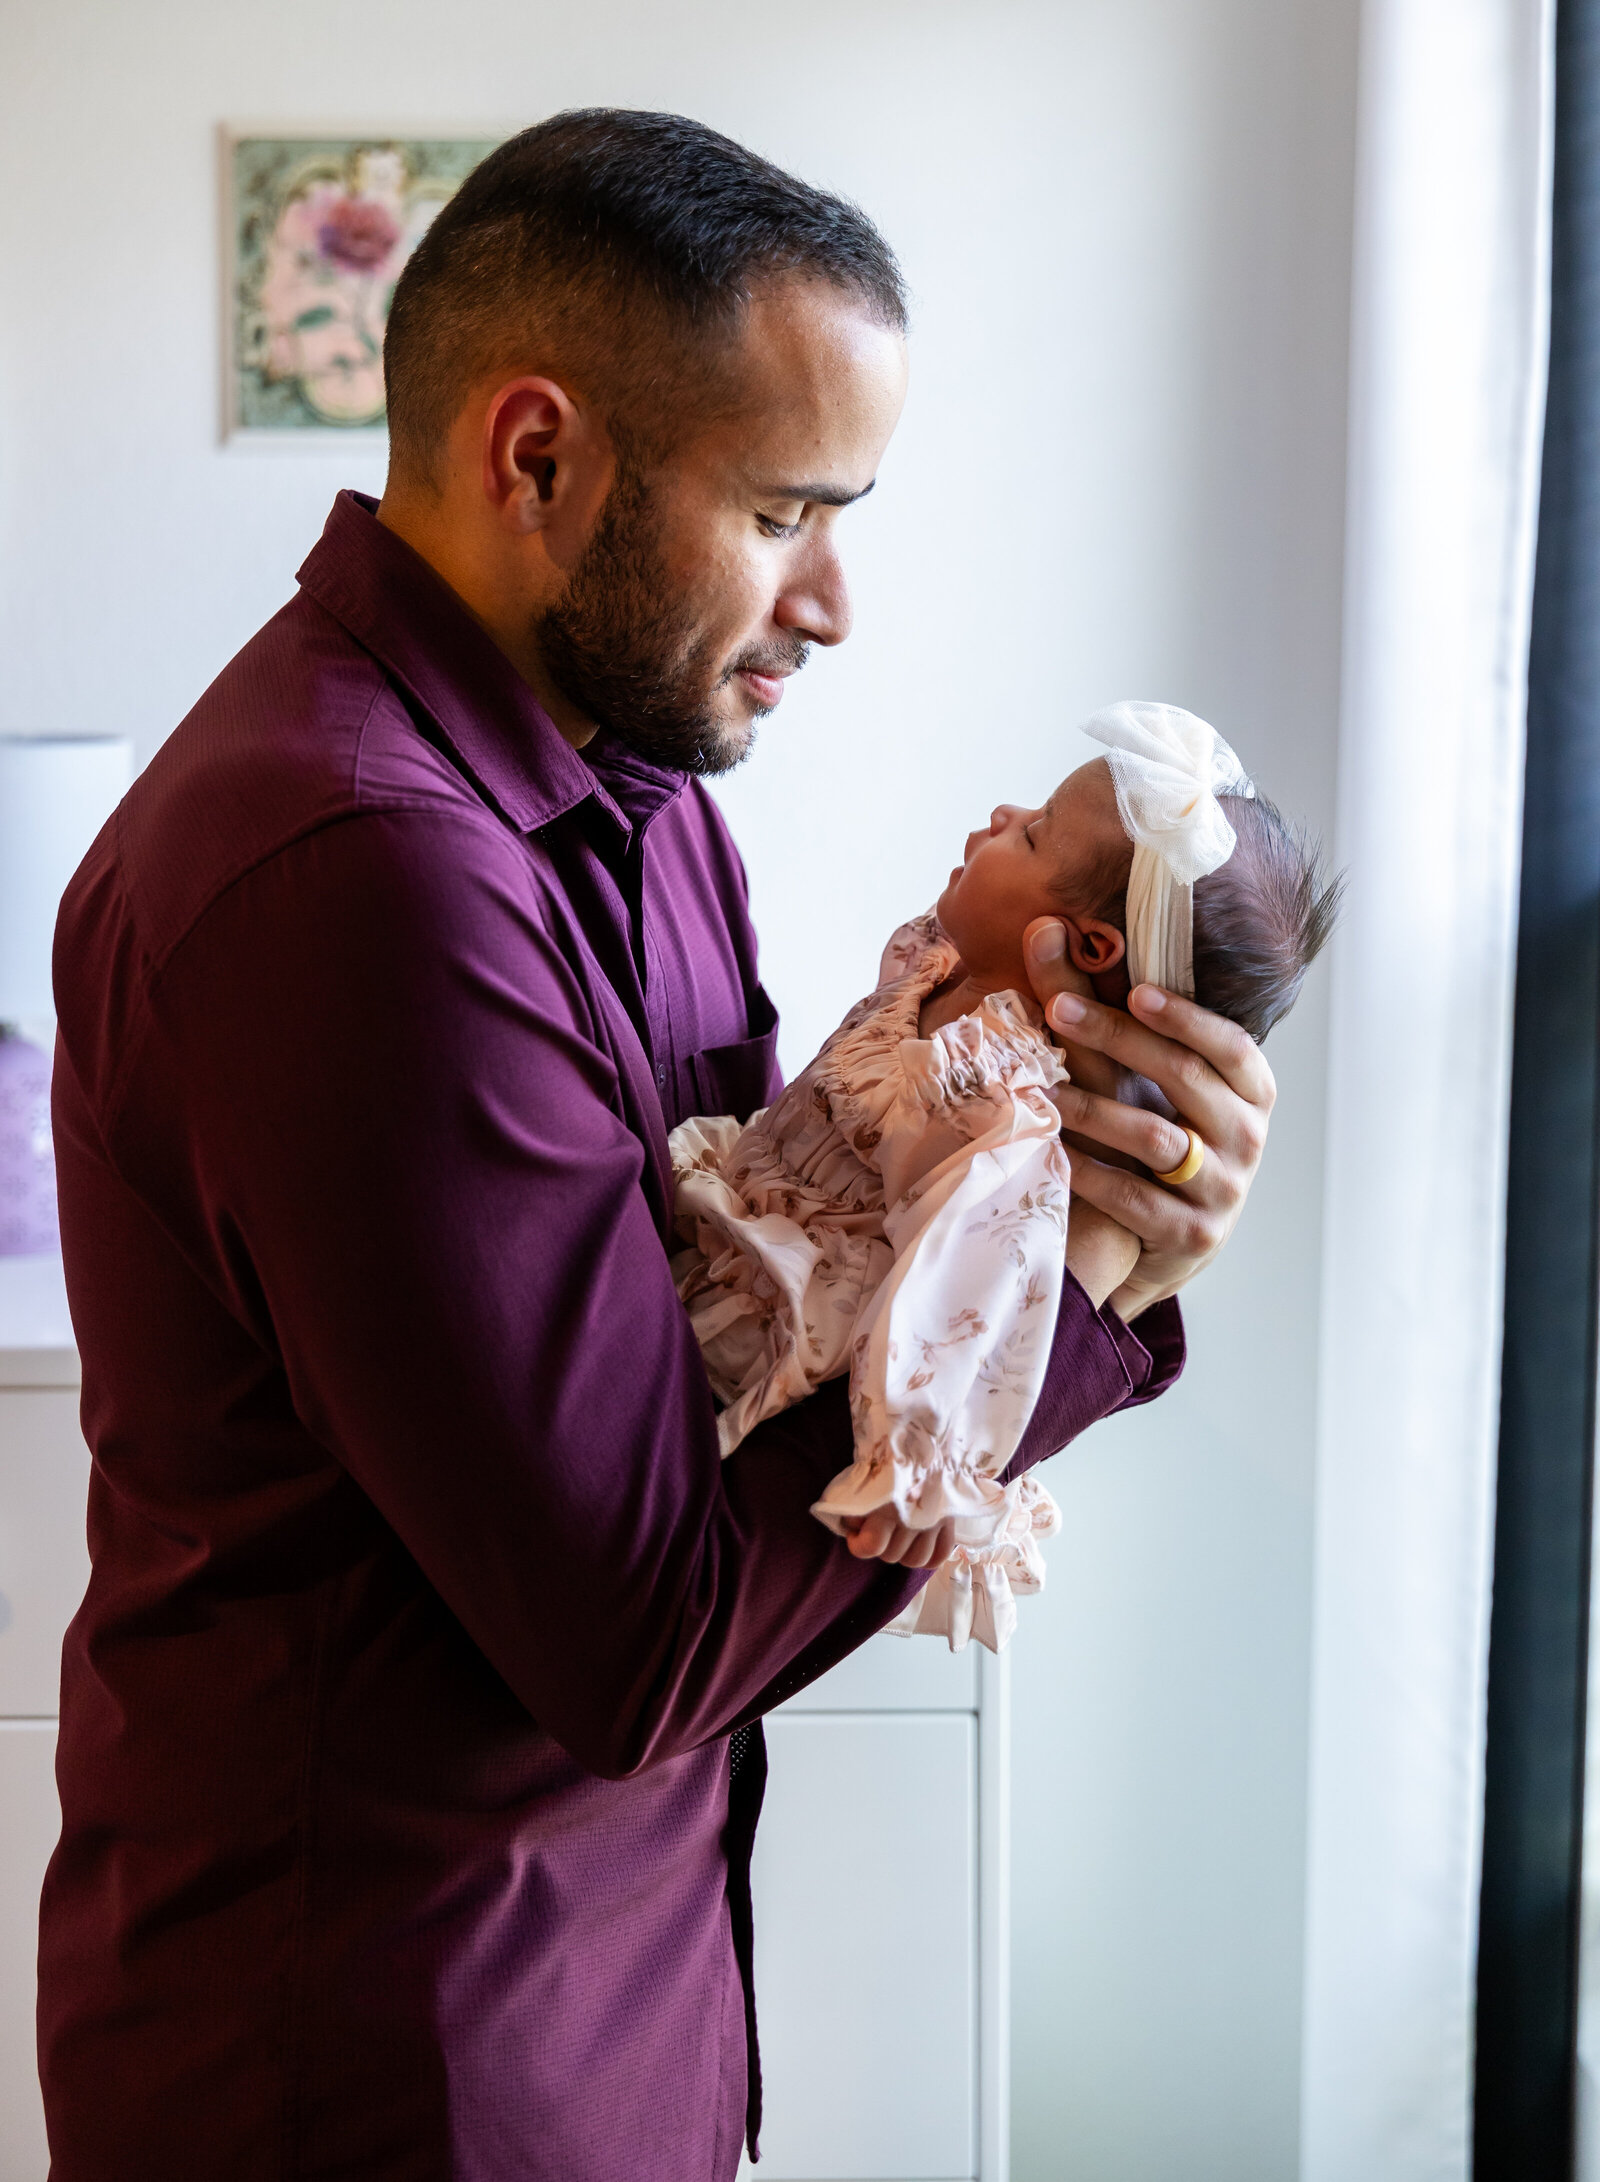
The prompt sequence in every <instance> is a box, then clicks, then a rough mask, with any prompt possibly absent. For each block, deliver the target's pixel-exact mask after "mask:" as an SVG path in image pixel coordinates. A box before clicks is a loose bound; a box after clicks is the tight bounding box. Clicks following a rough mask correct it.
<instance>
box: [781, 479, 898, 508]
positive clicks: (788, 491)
mask: <svg viewBox="0 0 1600 2182" xmlns="http://www.w3.org/2000/svg"><path fill="white" fill-rule="evenodd" d="M877 482H878V480H877V479H876V478H873V479H871V480H870V482H869V483H867V484H865V485H863V486H862V488H861V490H860V491H859V492H849V491H847V490H846V488H845V487H844V486H843V485H763V486H762V487H761V489H760V491H759V492H758V493H757V495H756V497H757V499H759V500H808V501H810V503H811V504H812V506H813V507H819V508H847V507H849V506H850V504H851V502H852V501H855V500H865V498H866V497H867V495H868V493H869V492H871V490H872V487H873V486H874V485H876V483H877Z"/></svg>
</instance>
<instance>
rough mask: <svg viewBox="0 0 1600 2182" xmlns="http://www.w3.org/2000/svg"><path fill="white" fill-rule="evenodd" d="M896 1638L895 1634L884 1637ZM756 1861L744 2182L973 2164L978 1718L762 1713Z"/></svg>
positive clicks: (901, 2177) (873, 2179) (920, 2171)
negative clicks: (756, 2122) (756, 2153)
mask: <svg viewBox="0 0 1600 2182" xmlns="http://www.w3.org/2000/svg"><path fill="white" fill-rule="evenodd" d="M891 1641H894V1640H891ZM767 1742H768V1748H769V1751H770V1754H771V1766H772V1771H771V1779H770V1783H769V1786H768V1790H767V1805H766V1810H765V1811H764V1813H763V1815H762V1820H761V1828H760V1831H759V1833H758V1835H757V1837H756V1857H755V1868H754V1872H753V1884H754V1894H755V1928H756V2005H757V2010H758V2013H759V2019H760V2024H761V2050H762V2056H763V2077H764V2082H765V2090H766V2123H765V2126H764V2127H763V2129H762V2133H761V2149H762V2158H761V2164H760V2166H759V2167H758V2168H757V2169H755V2174H756V2175H757V2176H758V2177H759V2182H801V2178H803V2182H845V2178H848V2182H923V2178H928V2182H932V2178H935V2177H938V2178H947V2177H966V2176H971V2175H973V2174H975V2173H976V2171H977V2164H976V2163H977V2146H976V2113H977V2092H978V2087H977V2082H976V2072H975V2061H976V2052H977V2028H978V2023H977V2016H978V1985H977V1969H978V1965H977V1928H976V1924H977V1771H976V1756H977V1722H976V1721H975V1720H973V1719H971V1718H967V1717H964V1716H962V1715H961V1714H946V1715H942V1716H941V1715H938V1714H927V1715H923V1716H921V1717H918V1716H917V1715H915V1714H901V1715H892V1714H886V1715H882V1716H879V1717H873V1716H870V1715H862V1714H855V1715H844V1716H840V1715H838V1714H831V1715H830V1714H827V1713H809V1714H807V1713H795V1714H791V1715H788V1716H784V1715H781V1714H780V1715H775V1716H774V1717H773V1718H772V1719H770V1720H769V1721H768V1722H767Z"/></svg>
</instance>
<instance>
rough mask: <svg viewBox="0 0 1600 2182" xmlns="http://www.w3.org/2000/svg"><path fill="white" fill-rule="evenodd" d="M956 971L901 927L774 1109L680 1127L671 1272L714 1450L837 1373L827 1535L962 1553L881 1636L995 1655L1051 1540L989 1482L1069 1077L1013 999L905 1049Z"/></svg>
mask: <svg viewBox="0 0 1600 2182" xmlns="http://www.w3.org/2000/svg"><path fill="white" fill-rule="evenodd" d="M956 962H957V954H956V949H955V948H954V946H953V945H952V944H951V942H950V941H949V939H948V938H947V937H946V936H945V934H944V932H943V930H942V929H941V927H940V925H939V923H938V920H937V918H936V917H934V916H933V915H932V914H931V913H930V914H929V915H927V916H923V917H918V918H916V919H915V920H914V921H913V922H912V923H910V924H906V925H902V926H901V927H900V929H899V931H897V932H896V933H895V935H894V937H893V938H892V939H891V940H890V942H889V944H888V946H887V947H886V948H885V950H884V955H883V961H882V964H881V966H880V969H879V983H878V987H877V990H876V991H875V992H873V993H870V994H869V995H868V996H867V998H866V999H865V1000H862V1001H859V1002H858V1003H857V1004H856V1006H855V1007H853V1008H852V1009H851V1010H850V1013H849V1014H848V1015H847V1016H846V1017H845V1019H844V1021H843V1022H842V1023H841V1024H840V1025H839V1028H838V1029H837V1030H836V1031H835V1032H834V1033H833V1035H832V1036H831V1037H830V1038H829V1039H828V1041H827V1043H826V1044H825V1045H824V1046H823V1048H822V1051H821V1052H820V1053H819V1054H818V1055H817V1057H816V1059H815V1060H814V1061H813V1062H812V1063H811V1064H810V1066H809V1067H808V1068H806V1069H805V1070H804V1071H803V1072H802V1073H801V1074H800V1075H799V1076H797V1077H796V1078H795V1080H794V1082H793V1083H791V1084H790V1085H789V1086H788V1087H787V1088H786V1089H785V1090H784V1091H783V1092H782V1093H781V1094H780V1095H779V1097H778V1098H777V1099H776V1100H775V1101H774V1103H773V1104H772V1105H771V1106H770V1107H768V1108H767V1109H766V1110H765V1111H764V1112H762V1113H759V1114H757V1115H755V1116H754V1117H753V1118H752V1120H751V1121H750V1122H749V1123H748V1124H747V1126H746V1127H744V1128H743V1129H741V1128H740V1127H739V1124H738V1123H737V1122H736V1121H733V1120H730V1119H705V1118H701V1119H696V1120H691V1121H686V1122H684V1123H683V1124H682V1126H681V1127H680V1128H678V1129H675V1130H674V1131H673V1133H672V1139H671V1142H672V1158H673V1171H674V1176H675V1180H676V1184H677V1228H678V1233H679V1235H680V1237H681V1238H682V1240H683V1243H684V1246H685V1247H684V1248H683V1249H682V1250H680V1251H679V1252H678V1253H677V1255H676V1256H675V1257H674V1259H673V1277H674V1279H675V1281H676V1283H677V1288H678V1293H679V1295H680V1296H681V1297H682V1299H683V1301H684V1304H685V1305H686V1307H687V1309H688V1311H689V1315H690V1318H691V1319H692V1321H693V1323H694V1328H695V1332H696V1334H697V1336H698V1338H699V1341H700V1345H701V1348H702V1350H703V1352H704V1355H705V1359H706V1365H707V1369H708V1370H709V1372H710V1374H711V1382H712V1385H713V1387H714V1389H715V1391H716V1394H717V1397H718V1399H719V1400H720V1401H722V1402H723V1403H725V1404H726V1407H725V1408H724V1409H723V1411H722V1414H721V1417H720V1419H719V1432H720V1437H721V1445H722V1452H723V1454H724V1455H728V1454H730V1453H731V1452H732V1451H733V1449H734V1448H735V1447H736V1446H737V1445H738V1444H739V1442H740V1441H741V1440H742V1439H743V1438H744V1436H745V1434H746V1433H747V1432H749V1431H750V1430H751V1428H752V1427H753V1426H754V1425H756V1424H757V1423H759V1422H760V1420H761V1419H762V1418H763V1417H770V1416H773V1415H774V1414H776V1412H777V1411H779V1410H780V1409H784V1408H787V1407H788V1406H789V1404H790V1403H792V1402H797V1401H800V1400H801V1399H802V1398H803V1397H804V1396H805V1395H807V1394H809V1393H811V1392H812V1390H813V1389H814V1388H816V1387H817V1386H820V1385H821V1384H822V1382H823V1381H824V1380H826V1379H832V1378H836V1377H838V1376H839V1374H840V1373H842V1372H844V1371H848V1372H849V1374H850V1404H851V1415H852V1418H853V1421H854V1426H855V1449H856V1459H855V1461H854V1463H853V1464H852V1465H851V1467H850V1468H849V1469H848V1470H843V1471H841V1472H840V1473H839V1475H838V1476H837V1477H836V1478H835V1479H834V1480H833V1482H832V1484H830V1485H829V1487H828V1489H827V1491H826V1492H825V1493H824V1494H823V1496H822V1498H821V1499H820V1500H819V1501H818V1502H817V1503H816V1505H815V1508H814V1509H813V1511H812V1512H813V1513H814V1514H816V1515H817V1516H819V1517H820V1518H821V1520H822V1521H823V1522H824V1523H826V1524H827V1525H828V1526H829V1527H830V1528H831V1529H833V1530H835V1531H840V1530H842V1528H843V1524H844V1520H845V1518H846V1517H850V1516H862V1515H867V1514H869V1513H871V1511H872V1510H873V1509H875V1508H881V1507H885V1506H888V1505H891V1504H892V1505H893V1507H894V1508H895V1510H896V1513H897V1515H898V1517H899V1520H900V1521H901V1522H903V1523H906V1524H908V1525H909V1526H911V1527H912V1528H914V1529H919V1530H920V1529H931V1528H932V1527H933V1526H934V1525H935V1524H936V1523H938V1522H941V1521H942V1520H943V1519H944V1518H945V1517H946V1516H953V1517H954V1518H956V1523H957V1529H956V1536H957V1540H958V1550H957V1553H956V1555H955V1557H954V1558H953V1559H952V1560H950V1561H947V1562H946V1563H945V1564H944V1565H943V1566H942V1567H941V1568H939V1569H938V1570H936V1571H935V1573H934V1575H933V1577H932V1578H931V1579H930V1581H929V1582H928V1584H927V1586H926V1587H925V1588H924V1589H923V1591H922V1592H921V1593H919V1595H918V1597H917V1598H916V1600H915V1601H914V1602H913V1604H912V1605H911V1606H910V1607H909V1608H908V1609H907V1610H906V1612H905V1614H903V1615H902V1616H901V1617H900V1619H899V1620H898V1621H897V1622H894V1623H891V1624H890V1626H891V1627H892V1628H896V1629H898V1630H899V1631H900V1632H901V1633H902V1634H904V1635H912V1634H917V1633H924V1634H932V1635H937V1636H943V1637H945V1638H946V1639H947V1641H948V1642H949V1645H950V1648H951V1650H952V1651H959V1650H961V1648H962V1647H963V1646H964V1645H965V1644H966V1642H967V1639H968V1637H969V1636H973V1637H976V1638H977V1639H978V1641H979V1642H980V1643H982V1644H985V1645H987V1646H988V1647H989V1649H990V1650H991V1651H999V1649H1000V1648H1001V1646H1002V1645H1003V1644H1005V1642H1006V1641H1007V1639H1008V1638H1009V1636H1010V1635H1011V1632H1012V1630H1013V1628H1014V1627H1015V1624H1016V1599H1017V1596H1018V1595H1020V1594H1023V1593H1027V1592H1033V1591H1037V1590H1038V1589H1039V1588H1040V1586H1041V1584H1042V1581H1043V1575H1044V1564H1043V1561H1042V1558H1041V1556H1040V1553H1039V1549H1038V1540H1039V1539H1040V1538H1042V1537H1047V1536H1049V1535H1050V1533H1051V1532H1053V1531H1054V1530H1055V1529H1056V1528H1057V1527H1058V1526H1059V1522H1060V1515H1059V1511H1058V1509H1057V1507H1056V1504H1055V1502H1054V1501H1053V1500H1052V1499H1051V1497H1050V1495H1049V1493H1048V1492H1047V1491H1046V1490H1045V1488H1044V1487H1043V1485H1041V1484H1040V1483H1039V1482H1038V1480H1037V1478H1036V1477H1035V1476H1033V1475H1032V1474H1031V1473H1030V1474H1029V1475H1028V1476H1026V1477H1023V1478H1021V1479H1018V1480H1017V1481H1016V1482H1014V1483H1012V1484H1009V1485H1006V1484H1002V1483H1001V1482H1000V1476H1001V1473H1002V1472H1003V1471H1004V1469H1005V1467H1006V1465H1007V1463H1008V1462H1009V1461H1010V1459H1011V1457H1012V1456H1013V1454H1015V1452H1016V1449H1017V1445H1018V1442H1019V1441H1020V1440H1021V1438H1022V1434H1023V1432H1024V1430H1025V1429H1026V1426H1027V1423H1028V1419H1029V1418H1030V1416H1031V1415H1032V1413H1033V1406H1034V1403H1035V1401H1036V1400H1037V1399H1038V1395H1039V1390H1040V1387H1041V1386H1042V1384H1043V1381H1044V1374H1045V1366H1046V1363H1047V1360H1048V1358H1049V1354H1050V1343H1051V1338H1052V1336H1053V1334H1054V1330H1055V1321H1056V1312H1057V1308H1058V1306H1059V1302H1060V1296H1061V1282H1062V1277H1063V1263H1064V1249H1065V1242H1066V1231H1067V1205H1068V1198H1069V1194H1070V1170H1069V1168H1068V1164H1067V1158H1066V1154H1065V1151H1064V1150H1063V1148H1062V1144H1061V1140H1060V1135H1059V1130H1060V1119H1059V1116H1058V1115H1057V1113H1056V1110H1055V1108H1054V1107H1053V1106H1052V1105H1051V1103H1050V1100H1049V1098H1048V1096H1047V1094H1048V1092H1049V1091H1050V1090H1051V1088H1052V1087H1053V1086H1054V1085H1056V1084H1059V1083H1064V1082H1065V1081H1066V1080H1067V1077H1066V1070H1065V1069H1064V1067H1063V1066H1062V1064H1061V1060H1060V1056H1059V1055H1058V1054H1057V1052H1056V1049H1055V1047H1054V1046H1053V1045H1052V1044H1051V1042H1050V1039H1049V1037H1048V1036H1047V1035H1046V1033H1045V1030H1044V1024H1043V1017H1042V1016H1041V1014H1040V1012H1039V1010H1038V1008H1037V1006H1036V1005H1035V1004H1034V1002H1033V1001H1032V1000H1031V999H1028V998H1024V997H1023V996H1022V995H1020V994H1018V993H1015V992H1004V993H995V994H991V995H989V996H988V997H987V998H986V999H985V1000H984V1001H983V1002H982V1004H981V1005H980V1006H979V1007H978V1008H976V1009H975V1010H974V1011H973V1012H972V1013H971V1014H969V1015H963V1016H961V1017H960V1018H958V1020H957V1021H955V1022H953V1023H948V1024H946V1025H945V1026H944V1027H943V1028H942V1029H940V1030H937V1031H935V1033H934V1034H933V1036H932V1037H931V1038H923V1037H921V1036H920V1035H919V1034H918V1016H919V1013H920V1010H921V1007H922V1003H923V1001H924V1000H925V999H926V997H927V996H928V994H929V993H931V992H932V991H933V990H934V989H935V988H936V987H937V986H939V985H941V984H942V983H943V982H944V980H945V979H946V978H947V977H948V976H949V975H950V974H951V972H952V971H953V970H954V968H955V966H956Z"/></svg>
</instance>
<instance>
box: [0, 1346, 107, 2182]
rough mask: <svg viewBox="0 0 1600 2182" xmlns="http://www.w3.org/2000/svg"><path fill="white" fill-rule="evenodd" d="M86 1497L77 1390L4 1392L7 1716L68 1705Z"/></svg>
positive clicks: (0, 1565)
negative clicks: (64, 1672) (67, 1657)
mask: <svg viewBox="0 0 1600 2182" xmlns="http://www.w3.org/2000/svg"><path fill="white" fill-rule="evenodd" d="M88 1488H89V1450H88V1448H87V1447H85V1445H84V1444H83V1435H82V1433H81V1432H80V1431H79V1430H78V1392H77V1389H76V1388H75V1387H36V1388H27V1389H24V1388H20V1387H6V1388H3V1389H0V1716H16V1715H18V1714H22V1715H33V1716H35V1717H38V1716H41V1715H48V1714H50V1713H53V1712H54V1711H55V1709H56V1706H57V1704H58V1702H59V1700H60V1689H61V1638H62V1634H63V1632H64V1630H65V1629H66V1626H67V1623H68V1622H69V1621H70V1620H71V1619H72V1617H73V1615H74V1614H75V1613H76V1612H77V1610H78V1604H79V1601H80V1600H81V1599H82V1597H83V1593H84V1586H85V1585H86V1584H87V1583H88V1581H89V1549H88V1547H87V1546H86V1544H85V1543H84V1506H85V1501H86V1499H87V1496H88ZM0 2172H3V2170H0Z"/></svg>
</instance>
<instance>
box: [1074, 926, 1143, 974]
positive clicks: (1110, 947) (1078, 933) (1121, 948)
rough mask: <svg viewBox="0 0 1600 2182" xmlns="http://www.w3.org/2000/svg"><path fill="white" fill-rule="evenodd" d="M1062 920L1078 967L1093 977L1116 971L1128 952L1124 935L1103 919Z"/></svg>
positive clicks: (1075, 964)
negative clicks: (1108, 971)
mask: <svg viewBox="0 0 1600 2182" xmlns="http://www.w3.org/2000/svg"><path fill="white" fill-rule="evenodd" d="M1061 921H1062V923H1063V924H1064V925H1065V926H1066V928H1067V953H1068V954H1069V955H1070V956H1071V958H1072V961H1073V964H1074V966H1075V967H1076V968H1077V969H1080V970H1083V971H1086V972H1087V974H1088V975H1089V976H1090V977H1101V976H1103V975H1104V974H1105V972H1106V971H1107V970H1114V969H1115V968H1116V966H1117V964H1118V963H1119V962H1120V961H1121V960H1122V958H1123V956H1124V955H1125V954H1126V953H1127V951H1128V945H1127V941H1126V940H1125V939H1124V938H1123V936H1122V934H1121V933H1120V932H1119V931H1118V930H1117V928H1116V926H1115V925H1114V924H1107V923H1106V921H1105V919H1104V918H1103V917H1063V918H1062V920H1061Z"/></svg>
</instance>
